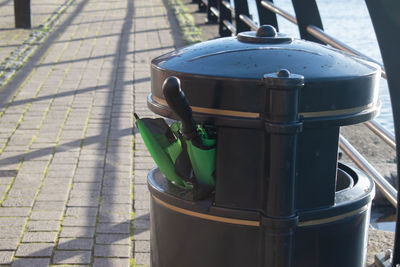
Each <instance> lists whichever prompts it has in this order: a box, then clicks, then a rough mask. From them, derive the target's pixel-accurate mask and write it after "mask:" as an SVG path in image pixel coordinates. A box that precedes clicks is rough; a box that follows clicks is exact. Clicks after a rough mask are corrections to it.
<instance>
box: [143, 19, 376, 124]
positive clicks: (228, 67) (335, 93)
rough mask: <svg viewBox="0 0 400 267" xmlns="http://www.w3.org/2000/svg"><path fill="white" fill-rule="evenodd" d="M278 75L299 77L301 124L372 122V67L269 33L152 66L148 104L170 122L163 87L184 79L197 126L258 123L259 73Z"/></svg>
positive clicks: (187, 50)
mask: <svg viewBox="0 0 400 267" xmlns="http://www.w3.org/2000/svg"><path fill="white" fill-rule="evenodd" d="M280 69H288V70H289V71H290V72H291V73H295V74H300V75H303V76H304V81H305V85H304V87H303V88H301V90H300V100H299V101H300V103H299V112H300V116H301V118H302V119H303V121H304V122H305V123H307V122H308V123H315V122H318V123H321V122H323V123H328V124H336V125H346V124H353V123H357V122H361V121H365V120H369V119H371V118H372V117H374V116H375V115H376V114H377V112H378V110H379V101H378V83H379V79H380V74H381V70H380V67H379V66H378V65H377V64H374V63H372V62H368V61H366V60H364V59H362V58H360V57H357V56H354V55H350V54H348V53H345V52H342V51H339V50H337V49H334V48H331V47H329V46H325V45H321V44H317V43H314V42H309V41H305V40H299V39H294V38H291V37H288V36H286V35H284V34H280V33H277V32H276V31H275V29H274V28H273V27H272V26H262V27H260V28H259V30H258V31H257V32H254V31H251V32H243V33H240V34H238V36H235V37H227V38H219V39H215V40H210V41H206V42H202V43H198V44H194V45H190V46H187V47H184V48H181V49H178V50H175V51H173V52H170V53H168V54H165V55H162V56H160V57H157V58H155V59H153V60H152V64H151V94H150V95H149V97H148V105H149V108H150V109H151V110H153V111H154V112H156V113H158V114H160V115H163V116H167V117H174V116H173V113H172V112H171V111H170V110H169V108H168V106H167V104H166V102H165V100H164V96H163V93H162V84H163V82H164V80H165V79H166V78H167V77H169V76H172V75H173V76H176V77H178V78H179V79H180V80H181V85H182V90H183V91H184V93H185V96H186V97H187V99H188V100H189V102H190V105H191V107H192V109H193V115H194V116H195V117H196V118H197V119H198V120H200V121H202V120H203V121H204V120H217V119H219V120H221V119H222V120H223V119H224V118H225V119H233V118H235V119H240V120H242V121H243V119H244V120H257V119H258V118H259V117H260V111H261V108H262V105H263V103H262V101H263V100H264V98H263V97H262V96H263V95H264V94H263V93H264V92H263V91H265V90H268V89H267V88H266V86H265V85H264V83H263V77H264V74H268V73H276V72H277V71H279V70H280Z"/></svg>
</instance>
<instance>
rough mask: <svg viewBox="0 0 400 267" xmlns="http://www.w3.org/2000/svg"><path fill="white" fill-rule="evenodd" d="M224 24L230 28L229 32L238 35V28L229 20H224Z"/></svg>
mask: <svg viewBox="0 0 400 267" xmlns="http://www.w3.org/2000/svg"><path fill="white" fill-rule="evenodd" d="M222 23H224V25H225V27H226V28H228V30H230V31H231V33H233V34H234V35H236V27H235V26H234V25H233V24H232V23H231V22H230V21H228V20H224V21H223V22H222Z"/></svg>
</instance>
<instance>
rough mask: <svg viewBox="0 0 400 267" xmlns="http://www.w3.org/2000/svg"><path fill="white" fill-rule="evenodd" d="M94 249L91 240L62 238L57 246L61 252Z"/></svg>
mask: <svg viewBox="0 0 400 267" xmlns="http://www.w3.org/2000/svg"><path fill="white" fill-rule="evenodd" d="M92 247H93V239H91V238H60V239H59V240H58V245H57V248H58V249H59V250H91V249H92Z"/></svg>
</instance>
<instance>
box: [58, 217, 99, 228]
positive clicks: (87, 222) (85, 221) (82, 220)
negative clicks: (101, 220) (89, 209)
mask: <svg viewBox="0 0 400 267" xmlns="http://www.w3.org/2000/svg"><path fill="white" fill-rule="evenodd" d="M62 225H63V226H95V225H96V217H65V218H64V220H63V222H62Z"/></svg>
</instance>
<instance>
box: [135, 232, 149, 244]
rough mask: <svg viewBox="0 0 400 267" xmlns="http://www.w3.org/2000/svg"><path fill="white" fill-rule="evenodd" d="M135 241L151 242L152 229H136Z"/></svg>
mask: <svg viewBox="0 0 400 267" xmlns="http://www.w3.org/2000/svg"><path fill="white" fill-rule="evenodd" d="M133 239H134V240H135V241H137V240H141V241H146V240H150V229H135V230H134V231H133Z"/></svg>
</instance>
